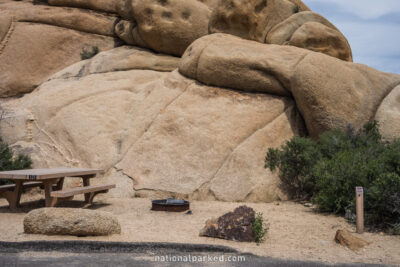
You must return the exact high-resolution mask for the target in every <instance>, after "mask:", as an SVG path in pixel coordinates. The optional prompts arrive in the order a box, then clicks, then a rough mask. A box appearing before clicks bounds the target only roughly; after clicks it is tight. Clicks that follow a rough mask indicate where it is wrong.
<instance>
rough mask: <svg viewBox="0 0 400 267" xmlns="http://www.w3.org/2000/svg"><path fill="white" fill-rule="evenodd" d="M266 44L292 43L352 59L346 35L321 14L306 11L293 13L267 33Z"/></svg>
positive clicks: (348, 59) (347, 59)
mask: <svg viewBox="0 0 400 267" xmlns="http://www.w3.org/2000/svg"><path fill="white" fill-rule="evenodd" d="M265 42H266V43H268V44H278V45H293V46H297V47H301V48H305V49H308V50H312V51H315V52H321V53H324V54H327V55H330V56H332V57H336V58H339V59H342V60H346V61H352V60H353V58H352V52H351V48H350V45H349V42H348V41H347V39H346V37H344V36H343V34H342V33H341V32H340V31H339V30H338V29H337V28H336V27H335V26H334V25H333V24H332V23H330V22H329V21H328V20H327V19H325V18H324V17H322V16H321V15H319V14H317V13H314V12H311V11H307V12H300V13H296V14H293V15H292V16H290V17H289V18H287V19H286V20H284V21H282V22H281V23H279V24H277V25H275V26H274V27H273V28H272V29H271V31H270V32H269V33H268V35H267V37H266V40H265Z"/></svg>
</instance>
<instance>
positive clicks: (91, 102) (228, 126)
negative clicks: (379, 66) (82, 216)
mask: <svg viewBox="0 0 400 267" xmlns="http://www.w3.org/2000/svg"><path fill="white" fill-rule="evenodd" d="M37 3H38V2H36V1H35V4H33V2H32V1H28V0H27V1H11V0H0V97H2V99H1V102H0V104H1V107H2V108H3V109H4V110H5V114H6V116H4V118H3V120H1V121H0V134H1V136H2V138H3V139H4V140H5V141H6V142H8V143H9V144H10V145H11V146H12V147H13V148H14V150H16V151H18V152H21V153H26V154H29V155H30V156H31V157H32V158H33V160H34V166H35V167H44V168H46V167H56V166H71V167H78V166H79V167H93V168H102V169H104V170H106V174H105V175H104V177H103V178H102V179H99V180H98V182H99V183H103V182H105V181H104V180H107V182H111V183H116V184H117V189H116V190H113V191H111V192H110V193H109V195H110V196H113V197H132V196H143V197H178V198H180V197H185V198H190V199H197V200H223V201H253V202H260V201H273V200H276V199H279V198H280V199H282V198H286V196H285V195H284V194H283V193H282V192H281V191H280V189H279V186H278V185H279V179H278V177H277V175H276V174H272V173H270V172H269V171H268V170H266V169H264V167H263V166H264V157H265V153H266V151H267V150H268V148H271V147H279V146H281V145H282V144H284V143H285V142H286V140H288V139H290V138H292V137H293V136H295V135H309V136H311V137H313V138H317V137H318V135H319V134H320V133H322V132H323V131H325V130H330V129H332V128H336V127H346V126H347V125H348V124H349V123H351V124H352V125H353V126H354V127H355V128H358V127H361V126H362V125H363V124H364V123H366V122H367V121H370V120H372V119H374V118H376V119H379V120H380V121H381V129H382V133H383V137H384V138H385V139H387V140H393V139H395V138H399V137H400V136H399V132H400V130H399V129H400V128H399V119H398V118H399V115H398V114H399V110H398V107H399V106H400V105H399V89H398V88H399V84H400V75H395V74H388V73H382V72H379V71H377V70H374V69H372V68H369V67H367V66H364V65H360V64H354V63H352V62H351V60H352V57H351V49H350V46H349V45H348V42H347V40H346V38H345V37H344V36H343V35H342V34H341V33H340V32H339V31H338V29H337V28H336V27H335V26H334V25H332V24H331V23H330V22H329V21H327V20H326V19H324V18H323V17H322V16H320V15H318V14H316V13H313V12H311V11H310V10H309V8H308V7H307V6H305V5H304V4H303V3H302V2H301V1H300V0H282V1H278V0H276V1H272V0H271V1H263V0H252V1H242V0H229V1H225V0H223V1H222V0H190V1H186V0H185V1H183V0H151V1H150V0H146V1H144V0H143V1H142V0H112V1H97V0H96V1H95V0H85V1H83V0H48V1H47V3H46V4H45V3H41V4H37ZM213 32H218V33H214V34H212V33H213ZM235 35H236V36H235ZM122 42H125V44H128V45H124V46H122ZM93 46H98V48H99V49H100V51H101V53H100V54H98V55H97V56H95V57H93V58H91V59H88V60H83V61H80V59H81V58H80V54H81V52H82V50H83V49H84V48H85V49H88V50H91V48H92V47H93ZM138 46H140V47H142V48H139V47H138ZM149 49H151V50H149ZM158 52H163V53H164V54H159V53H158ZM178 56H179V57H178ZM395 88H396V89H395ZM11 96H20V97H19V98H13V97H11Z"/></svg>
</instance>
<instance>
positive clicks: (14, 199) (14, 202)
mask: <svg viewBox="0 0 400 267" xmlns="http://www.w3.org/2000/svg"><path fill="white" fill-rule="evenodd" d="M22 185H23V181H15V188H14V191H8V192H3V193H2V196H3V197H4V198H5V199H7V201H8V204H9V205H10V209H16V208H18V207H19V202H20V200H21V194H22Z"/></svg>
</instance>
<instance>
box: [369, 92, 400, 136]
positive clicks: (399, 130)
mask: <svg viewBox="0 0 400 267" xmlns="http://www.w3.org/2000/svg"><path fill="white" fill-rule="evenodd" d="M375 120H377V121H378V122H379V128H380V132H381V134H382V137H383V139H384V140H386V141H394V140H396V139H398V140H399V139H400V86H397V87H396V88H395V89H393V90H392V92H391V93H390V94H389V95H388V96H387V97H385V99H384V100H383V101H382V104H381V105H380V106H379V109H378V111H377V113H376V116H375Z"/></svg>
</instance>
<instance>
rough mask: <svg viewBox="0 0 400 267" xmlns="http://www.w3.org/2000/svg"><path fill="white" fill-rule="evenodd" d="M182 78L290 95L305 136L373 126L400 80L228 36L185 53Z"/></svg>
mask: <svg viewBox="0 0 400 267" xmlns="http://www.w3.org/2000/svg"><path fill="white" fill-rule="evenodd" d="M179 70H180V72H181V73H182V74H184V75H186V76H187V77H190V78H193V79H196V80H198V81H200V82H202V83H205V84H209V85H216V86H220V87H228V88H234V89H238V90H247V91H262V92H265V93H269V94H275V95H288V94H290V93H291V94H292V95H293V97H294V99H295V101H296V105H297V107H298V109H299V110H300V112H301V114H302V115H303V118H304V119H305V122H306V125H307V129H308V132H309V134H310V135H311V136H313V137H315V138H317V137H318V135H319V134H320V133H322V132H323V131H326V130H329V129H332V128H336V127H342V128H344V127H346V126H347V124H352V125H353V126H354V127H356V128H359V127H361V126H362V125H363V124H364V123H366V122H367V121H369V120H372V119H373V118H374V116H375V113H376V111H377V109H378V107H379V105H380V103H381V102H382V100H383V98H384V97H385V96H386V95H387V94H388V93H389V92H390V91H391V90H392V89H393V88H394V87H395V86H397V85H398V84H399V83H400V75H395V74H388V73H382V72H379V71H377V70H374V69H372V68H369V67H367V66H364V65H360V64H354V63H349V62H345V61H341V60H338V59H336V58H333V57H330V56H326V55H324V54H321V53H315V52H311V51H308V50H305V49H300V48H296V47H291V46H284V47H282V46H277V45H264V44H259V43H257V42H250V41H246V40H243V39H240V38H237V37H233V36H230V35H226V34H217V35H209V36H205V37H203V38H200V39H199V40H196V41H195V42H194V43H193V44H192V45H191V46H190V47H189V48H188V50H187V51H186V52H185V54H184V56H183V58H182V61H181V63H180V68H179Z"/></svg>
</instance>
